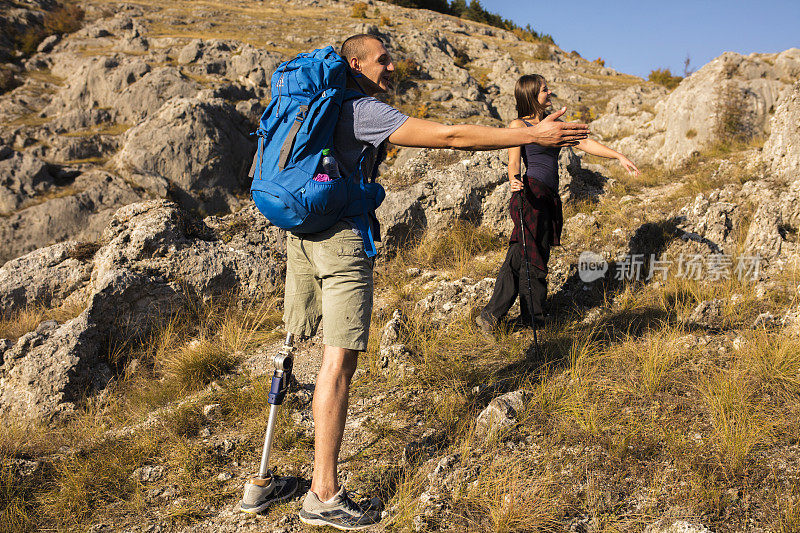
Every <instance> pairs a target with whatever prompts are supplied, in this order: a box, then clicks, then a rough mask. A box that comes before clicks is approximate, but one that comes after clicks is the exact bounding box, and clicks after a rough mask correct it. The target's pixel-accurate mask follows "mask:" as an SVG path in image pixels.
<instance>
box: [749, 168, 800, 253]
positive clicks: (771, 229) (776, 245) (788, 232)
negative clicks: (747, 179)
mask: <svg viewBox="0 0 800 533" xmlns="http://www.w3.org/2000/svg"><path fill="white" fill-rule="evenodd" d="M747 185H750V183H748V184H746V185H745V189H744V191H743V192H748V191H750V190H751V189H750V188H748V187H747ZM748 196H751V197H755V198H757V199H758V207H757V208H756V212H755V214H754V215H753V217H752V220H751V222H750V227H749V229H748V231H747V237H746V238H745V243H744V251H745V254H747V255H751V256H758V257H759V258H761V259H762V260H764V261H765V262H766V265H765V266H777V267H778V268H780V267H781V266H783V265H785V264H787V263H790V262H794V263H796V264H798V263H797V262H798V261H800V245H798V242H797V235H798V231H800V180H795V181H793V182H791V183H790V184H789V185H788V186H782V187H781V188H777V189H773V190H770V191H766V192H762V194H760V195H758V196H756V195H755V194H753V195H748Z"/></svg>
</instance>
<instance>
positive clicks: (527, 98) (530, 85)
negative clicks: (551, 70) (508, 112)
mask: <svg viewBox="0 0 800 533" xmlns="http://www.w3.org/2000/svg"><path fill="white" fill-rule="evenodd" d="M544 83H545V81H544V78H543V77H541V76H540V75H538V74H526V75H524V76H522V77H521V78H520V79H518V80H517V84H516V86H514V98H516V99H517V118H522V117H530V116H534V117H537V118H540V119H541V118H544V117H545V116H546V115H547V109H546V108H545V107H544V106H543V105H542V104H540V103H539V91H541V90H542V85H544Z"/></svg>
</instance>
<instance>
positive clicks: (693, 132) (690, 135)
mask: <svg viewBox="0 0 800 533" xmlns="http://www.w3.org/2000/svg"><path fill="white" fill-rule="evenodd" d="M695 137H697V130H695V129H690V130H689V131H687V132H686V138H687V139H694V138H695Z"/></svg>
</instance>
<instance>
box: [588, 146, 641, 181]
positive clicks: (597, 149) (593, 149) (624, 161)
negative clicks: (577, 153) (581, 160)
mask: <svg viewBox="0 0 800 533" xmlns="http://www.w3.org/2000/svg"><path fill="white" fill-rule="evenodd" d="M576 148H579V149H581V150H583V151H584V152H586V153H587V154H592V155H596V156H599V157H607V158H608V159H616V160H617V161H619V164H620V165H622V168H624V169H625V170H627V171H628V172H629V173H630V174H633V175H634V176H638V175H639V169H638V168H636V165H634V164H633V162H632V161H631V160H630V159H628V158H627V157H625V156H624V155H622V154H621V153H619V152H615V151H614V150H612V149H611V148H609V147H608V146H605V145H602V144H600V143H599V142H597V141H595V140H594V139H583V140H582V141H581V142H579V143H578V146H576Z"/></svg>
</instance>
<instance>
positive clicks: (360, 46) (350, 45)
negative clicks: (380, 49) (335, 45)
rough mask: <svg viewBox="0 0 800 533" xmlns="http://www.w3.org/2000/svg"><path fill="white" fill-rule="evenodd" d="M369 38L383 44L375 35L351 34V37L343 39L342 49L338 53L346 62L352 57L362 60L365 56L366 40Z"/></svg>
mask: <svg viewBox="0 0 800 533" xmlns="http://www.w3.org/2000/svg"><path fill="white" fill-rule="evenodd" d="M370 39H372V40H374V41H378V42H379V43H381V44H383V41H382V40H381V38H380V37H378V36H377V35H370V34H369V33H359V34H358V35H353V36H352V37H348V38H347V39H345V41H344V42H343V43H342V51H341V53H340V54H339V55H340V56H342V57H343V58H344V59H345V61H347V62H348V63H349V62H350V60H351V59H353V58H354V57H355V58H356V59H358V60H359V61H363V60H364V59H366V57H367V47H366V42H367V41H369V40H370Z"/></svg>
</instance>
